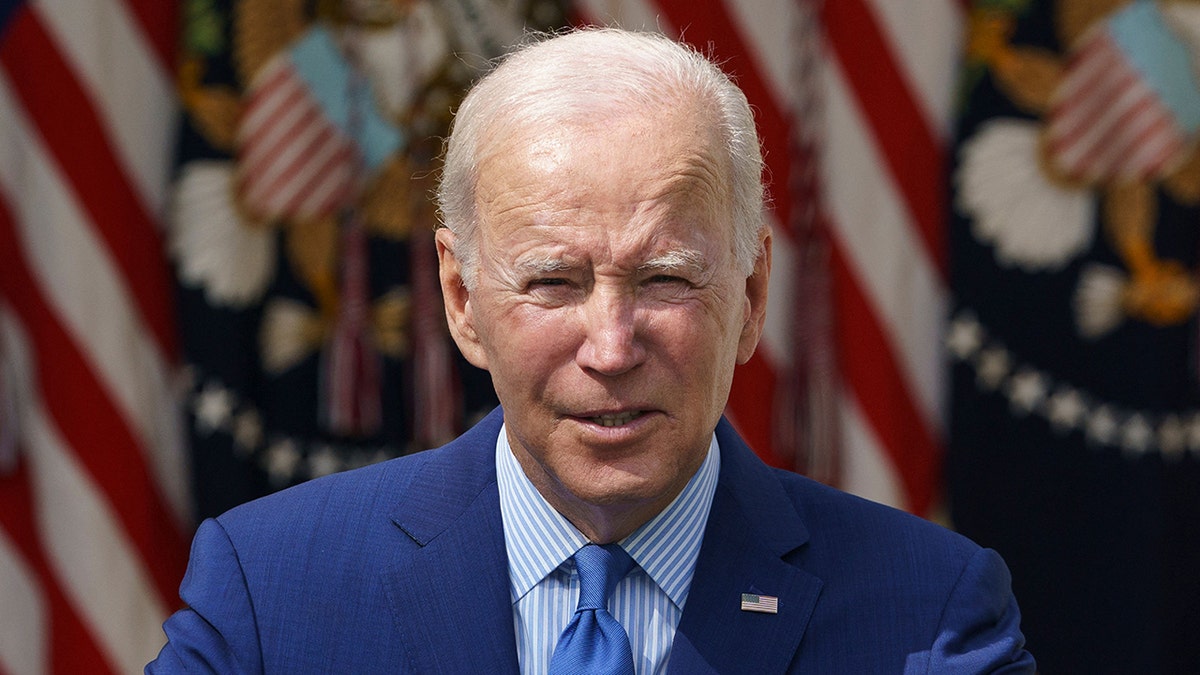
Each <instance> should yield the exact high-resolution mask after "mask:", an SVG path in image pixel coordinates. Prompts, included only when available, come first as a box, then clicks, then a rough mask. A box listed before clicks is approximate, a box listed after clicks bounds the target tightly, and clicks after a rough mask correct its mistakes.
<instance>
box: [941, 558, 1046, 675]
mask: <svg viewBox="0 0 1200 675" xmlns="http://www.w3.org/2000/svg"><path fill="white" fill-rule="evenodd" d="M1011 584H1012V577H1011V576H1010V575H1009V572H1008V567H1007V566H1006V565H1005V564H1004V561H1003V560H1002V559H1001V558H1000V555H999V554H997V553H996V552H995V551H992V550H991V549H980V550H979V551H977V552H976V553H975V555H974V556H972V558H971V559H970V561H969V562H968V563H967V565H966V567H964V568H963V572H962V574H961V575H960V576H959V579H958V581H957V582H956V584H955V586H954V589H953V590H952V591H951V593H950V597H949V600H948V601H947V603H946V607H945V609H944V611H943V613H942V619H941V623H940V626H939V627H938V633H937V636H936V638H935V640H934V644H933V648H932V650H931V651H930V655H929V663H928V668H927V669H926V670H925V671H924V672H929V673H1034V672H1036V667H1035V664H1034V660H1033V656H1032V655H1030V653H1029V652H1027V651H1025V636H1024V635H1022V634H1021V612H1020V610H1019V609H1017V600H1016V598H1015V597H1014V596H1013V593H1012V588H1011Z"/></svg>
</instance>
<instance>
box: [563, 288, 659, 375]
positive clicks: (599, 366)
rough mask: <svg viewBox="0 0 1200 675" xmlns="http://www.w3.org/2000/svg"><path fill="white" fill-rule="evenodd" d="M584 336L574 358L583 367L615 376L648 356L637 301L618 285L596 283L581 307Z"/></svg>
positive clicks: (631, 368)
mask: <svg viewBox="0 0 1200 675" xmlns="http://www.w3.org/2000/svg"><path fill="white" fill-rule="evenodd" d="M581 311H582V313H583V325H584V340H583V344H581V345H580V347H579V351H578V352H577V353H576V356H575V359H576V362H577V363H578V364H579V366H580V367H581V368H583V369H584V370H588V371H592V372H595V373H599V374H601V375H605V376H609V377H612V376H616V375H620V374H622V373H626V372H628V371H630V370H633V369H634V368H636V367H637V366H638V365H640V364H641V363H642V361H643V360H644V359H645V348H644V346H643V345H642V343H641V339H640V337H639V331H638V329H637V307H636V301H635V300H634V299H633V298H632V297H629V295H628V294H626V293H623V292H621V291H619V290H616V289H604V288H599V287H596V288H594V289H593V290H592V292H591V293H590V294H589V296H588V298H587V300H586V301H585V302H584V303H583V305H582V307H581Z"/></svg>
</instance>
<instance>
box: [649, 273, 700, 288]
mask: <svg viewBox="0 0 1200 675" xmlns="http://www.w3.org/2000/svg"><path fill="white" fill-rule="evenodd" d="M646 283H649V284H679V285H683V286H691V285H692V282H690V281H688V280H687V279H684V278H683V277H677V276H674V275H671V274H655V275H654V276H652V277H649V278H648V279H646Z"/></svg>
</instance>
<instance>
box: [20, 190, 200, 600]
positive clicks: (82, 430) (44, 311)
mask: <svg viewBox="0 0 1200 675" xmlns="http://www.w3.org/2000/svg"><path fill="white" fill-rule="evenodd" d="M16 227H17V226H16V223H15V222H13V220H12V217H11V213H10V211H9V210H8V207H7V204H6V203H5V201H4V199H3V195H0V251H7V252H8V253H7V254H6V255H5V259H4V264H3V265H0V289H3V292H4V293H5V300H6V301H7V302H8V304H9V306H11V307H12V309H13V311H14V312H16V314H17V315H18V316H20V317H21V321H22V323H23V324H24V326H25V328H26V331H27V332H28V335H29V339H30V341H31V342H32V343H33V344H34V345H36V350H35V352H34V354H33V358H34V364H33V367H34V373H35V377H36V381H37V383H38V385H39V386H40V388H41V395H42V398H43V400H44V402H45V407H46V412H47V415H49V417H50V418H51V420H52V421H53V423H54V424H55V425H56V427H57V428H58V430H59V431H60V432H61V434H62V438H63V441H64V442H65V443H66V445H67V446H69V447H70V448H71V449H72V450H73V451H74V453H75V456H76V458H77V459H78V461H79V462H80V463H81V464H82V465H83V466H84V467H85V468H86V469H87V471H88V473H89V474H90V475H91V477H92V479H93V481H94V482H95V483H96V485H98V486H99V487H100V489H101V490H102V491H103V492H104V496H105V498H106V499H107V501H108V502H109V503H110V504H111V505H112V508H113V511H114V512H115V513H116V514H117V516H118V517H119V518H120V521H121V525H122V527H123V529H124V530H125V532H126V533H127V534H128V535H129V538H130V540H131V541H132V542H133V545H134V547H135V548H136V549H137V551H138V553H139V555H140V556H141V558H142V559H143V560H144V561H145V564H146V568H147V570H148V572H149V574H150V576H151V578H152V579H153V581H154V584H155V587H156V589H157V590H158V592H159V594H160V595H161V598H162V600H163V603H164V604H165V605H167V606H174V604H175V602H174V600H173V599H174V598H175V597H176V593H177V587H178V584H179V580H180V578H182V575H183V570H184V566H185V563H186V562H187V550H188V546H187V541H186V539H185V538H184V536H183V533H182V532H181V531H180V527H179V525H178V524H177V523H176V522H175V521H174V519H173V516H172V515H171V514H173V513H174V511H173V510H172V509H171V508H170V507H169V504H168V503H167V502H166V501H165V500H164V499H163V497H162V494H161V492H160V490H159V486H158V484H157V482H156V481H155V480H154V478H153V476H151V475H150V473H149V471H148V469H147V467H146V463H145V458H144V450H143V448H142V446H141V442H140V441H139V439H138V436H137V435H136V434H135V433H134V432H133V431H132V430H131V429H130V428H129V427H128V426H127V424H126V422H125V420H124V417H123V416H122V414H121V412H120V411H119V410H118V409H117V408H116V406H115V405H114V404H113V402H112V401H111V400H110V399H109V398H108V396H107V392H106V391H105V389H104V385H103V384H102V383H101V382H100V381H99V380H98V379H97V377H96V374H95V373H93V372H92V370H91V368H90V366H89V364H88V362H87V359H86V357H84V355H83V354H82V353H81V352H80V349H79V347H78V346H77V345H76V344H75V341H74V339H73V338H72V336H71V335H70V333H69V332H68V331H67V329H66V328H65V327H64V326H63V325H62V324H61V322H60V321H59V319H58V317H57V316H56V315H55V313H54V311H53V310H52V309H51V307H50V305H49V304H48V303H47V302H46V299H45V298H44V296H43V294H42V289H41V287H40V286H39V285H38V284H37V281H36V279H35V277H34V275H33V273H32V272H31V270H30V269H29V267H28V263H27V261H26V260H25V257H24V253H23V251H22V249H21V245H20V240H19V237H18V236H17V229H16ZM47 498H52V496H48V497H47Z"/></svg>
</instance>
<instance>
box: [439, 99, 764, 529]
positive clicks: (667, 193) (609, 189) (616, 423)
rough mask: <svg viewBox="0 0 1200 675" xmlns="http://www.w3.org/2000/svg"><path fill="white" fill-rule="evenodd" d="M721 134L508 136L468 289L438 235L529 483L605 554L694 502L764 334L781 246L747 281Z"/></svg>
mask: <svg viewBox="0 0 1200 675" xmlns="http://www.w3.org/2000/svg"><path fill="white" fill-rule="evenodd" d="M711 126H712V125H711V124H703V123H702V120H701V119H699V118H698V117H697V116H696V115H695V114H694V113H687V112H674V111H654V112H653V113H652V114H651V113H645V114H628V115H625V116H622V117H619V118H617V119H611V118H609V119H606V120H605V121H604V122H603V123H592V124H588V123H581V124H570V125H560V126H557V127H555V128H553V129H551V130H549V131H547V130H545V129H542V130H540V132H539V133H536V134H533V133H530V134H527V135H510V136H508V137H507V138H506V139H505V140H504V141H501V142H499V143H497V144H495V146H494V147H493V148H492V151H491V152H489V153H487V154H486V155H485V156H484V158H483V159H482V160H481V162H480V168H479V181H478V185H477V193H476V208H477V213H478V219H479V220H478V222H479V231H478V233H477V241H478V247H479V267H478V274H477V277H476V281H475V284H474V287H473V288H470V289H467V288H465V287H464V286H463V285H462V281H461V271H460V270H459V269H458V266H457V260H456V259H455V258H454V255H453V250H452V244H453V234H452V233H450V232H449V231H446V230H442V231H440V232H439V234H438V249H439V255H440V257H441V262H442V284H443V291H444V293H445V298H446V303H447V315H448V317H449V320H450V324H451V329H452V332H453V333H454V336H455V339H456V341H457V342H458V344H459V346H460V348H461V349H462V350H463V352H464V354H465V355H466V356H467V358H468V359H469V360H470V361H471V362H472V363H474V364H475V365H477V366H479V367H482V368H486V369H488V370H489V371H491V375H492V381H493V383H494V385H495V387H496V393H497V395H498V396H499V399H500V402H501V404H502V405H503V407H504V416H505V424H506V429H507V432H508V435H509V443H510V445H511V446H512V448H513V452H514V454H515V455H516V457H517V460H518V461H519V462H520V464H521V466H522V468H523V469H524V470H525V473H526V475H528V476H529V478H530V479H531V480H532V482H533V483H534V485H535V486H536V487H537V488H538V490H539V491H540V492H541V493H542V495H543V496H545V497H546V499H547V501H549V502H550V503H551V505H553V506H555V508H557V509H558V510H559V511H560V512H562V513H563V514H564V515H565V516H567V518H568V519H570V520H571V521H572V522H574V523H575V525H576V526H578V527H579V528H580V529H581V530H582V531H583V532H584V534H586V535H588V536H589V537H591V538H593V540H596V539H610V540H611V539H615V538H620V537H622V536H624V535H625V534H628V532H629V531H632V530H633V529H634V528H636V527H637V526H638V525H640V524H641V523H642V522H645V521H646V520H648V519H649V518H651V517H653V515H655V514H656V513H658V512H659V511H660V510H662V509H663V508H664V507H665V506H666V505H667V504H668V503H670V501H671V500H672V499H673V498H674V497H675V496H676V495H677V494H678V493H679V492H680V490H682V489H683V487H684V485H686V483H687V481H688V480H689V479H690V478H691V476H692V475H693V474H694V473H695V472H696V470H697V469H698V468H699V466H700V464H701V462H702V461H703V459H704V456H705V454H706V452H707V449H708V445H709V440H710V438H711V435H712V432H713V429H714V428H715V426H716V424H717V420H718V418H719V417H720V415H721V412H722V410H723V409H724V407H725V403H726V400H727V399H728V396H729V387H730V383H731V381H732V378H733V369H734V365H735V364H736V363H739V362H744V361H745V360H746V359H748V358H749V357H750V355H751V354H752V353H753V351H754V348H755V346H756V344H757V342H758V337H759V335H760V333H761V329H762V321H763V311H764V309H765V304H766V283H767V276H768V275H769V251H770V248H769V247H770V239H769V235H768V234H767V233H766V232H765V231H764V232H763V234H762V235H761V236H762V238H763V243H764V253H763V255H762V256H761V257H760V259H759V261H758V262H757V264H756V266H755V272H754V274H753V275H751V276H750V277H749V278H747V277H746V276H745V275H744V274H739V273H738V271H737V265H736V264H735V260H734V256H733V243H732V236H733V235H732V228H733V224H732V222H731V216H730V208H729V204H730V198H729V190H728V187H727V183H728V180H727V175H728V169H727V164H728V161H727V159H725V158H724V155H723V154H722V152H723V151H722V149H721V146H720V142H719V140H718V139H717V137H716V134H715V131H714V130H712V129H711Z"/></svg>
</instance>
